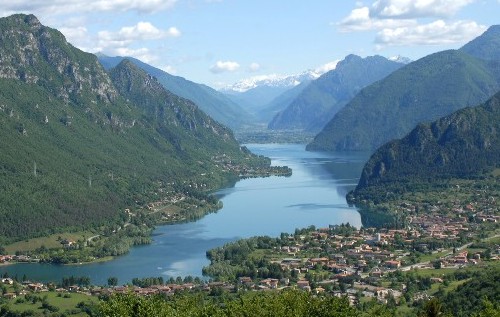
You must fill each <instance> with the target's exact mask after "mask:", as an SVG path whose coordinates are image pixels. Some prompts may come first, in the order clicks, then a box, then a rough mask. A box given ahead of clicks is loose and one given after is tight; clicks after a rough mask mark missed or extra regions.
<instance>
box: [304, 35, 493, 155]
mask: <svg viewBox="0 0 500 317" xmlns="http://www.w3.org/2000/svg"><path fill="white" fill-rule="evenodd" d="M490 29H491V28H490ZM495 29H496V27H493V30H495ZM489 34H490V32H489V31H487V32H486V33H485V34H483V35H482V36H480V37H479V38H478V39H476V40H474V41H472V42H471V43H473V42H475V43H479V42H481V43H483V44H482V45H483V47H485V46H487V42H488V41H487V40H486V39H488V38H491V37H490V36H489ZM467 47H470V46H468V45H466V46H464V48H467ZM466 51H467V49H464V50H462V49H461V50H448V51H443V52H439V53H435V54H431V55H429V56H426V57H424V58H421V59H419V60H417V61H415V62H412V63H410V64H408V65H406V66H405V67H403V68H401V69H399V70H397V71H395V72H394V73H392V74H391V75H389V76H387V77H386V78H385V79H383V80H381V81H379V82H376V83H374V84H372V85H370V86H368V87H366V88H365V89H363V90H361V91H360V92H359V93H358V94H357V95H356V97H354V98H353V99H352V100H351V101H350V102H349V103H348V104H347V105H346V106H345V107H344V108H343V109H342V110H341V111H339V112H338V113H337V114H336V115H335V117H334V118H333V119H332V120H331V121H330V122H329V123H328V124H327V125H326V126H325V128H324V129H323V130H322V131H321V132H320V133H319V134H318V135H317V136H316V137H315V139H314V140H313V142H311V143H310V144H308V146H307V149H308V150H373V149H376V148H377V147H379V146H381V145H382V144H384V143H385V142H387V141H389V140H391V139H395V138H401V137H403V136H404V135H405V134H407V133H408V132H409V131H411V129H413V128H414V127H415V126H416V125H417V124H418V123H420V122H429V121H433V120H436V119H438V118H440V117H443V116H445V115H448V114H450V113H452V112H454V111H456V110H458V109H461V108H464V107H466V106H470V105H476V104H480V103H482V102H484V101H486V100H487V99H488V98H489V97H491V96H492V95H493V94H494V93H496V92H497V91H498V90H499V89H500V67H499V66H500V63H499V60H495V61H491V60H482V59H480V58H478V57H475V56H472V55H470V54H469V53H467V52H466Z"/></svg>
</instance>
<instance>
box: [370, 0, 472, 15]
mask: <svg viewBox="0 0 500 317" xmlns="http://www.w3.org/2000/svg"><path fill="white" fill-rule="evenodd" d="M474 1H476V0H377V1H375V2H374V3H373V5H372V7H371V9H370V16H371V17H376V18H383V19H387V18H392V19H408V18H410V19H413V18H422V17H449V16H452V15H454V14H456V13H457V12H458V11H459V10H460V9H462V8H463V7H465V6H467V5H468V4H471V3H472V2H474Z"/></svg>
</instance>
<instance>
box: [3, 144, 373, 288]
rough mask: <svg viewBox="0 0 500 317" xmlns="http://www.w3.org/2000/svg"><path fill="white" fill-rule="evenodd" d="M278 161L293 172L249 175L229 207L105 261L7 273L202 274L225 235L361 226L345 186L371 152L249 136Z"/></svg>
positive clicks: (49, 276) (223, 194)
mask: <svg viewBox="0 0 500 317" xmlns="http://www.w3.org/2000/svg"><path fill="white" fill-rule="evenodd" d="M247 147H248V148H249V149H250V150H251V151H252V152H254V153H256V154H261V155H265V156H267V157H270V158H271V159H272V164H273V165H287V166H289V167H291V168H292V170H293V175H292V176H291V177H266V178H253V179H245V180H241V181H239V182H237V183H236V185H235V186H234V187H231V188H226V189H222V190H220V191H218V192H217V193H216V195H217V196H218V197H219V198H220V199H221V200H222V202H223V204H224V207H223V208H222V209H221V210H220V211H218V212H217V213H213V214H209V215H207V216H205V217H204V218H202V219H200V220H198V221H196V222H191V223H184V224H176V225H166V226H160V227H158V228H157V229H156V230H155V231H154V236H153V243H152V244H150V245H145V246H139V247H134V248H132V250H131V251H130V252H129V253H128V254H127V255H124V256H121V257H118V258H116V259H114V260H112V261H109V262H105V263H96V264H87V265H73V266H59V265H50V264H15V265H9V266H3V267H0V273H1V274H3V273H5V272H8V273H9V275H10V276H15V275H18V276H19V277H22V276H23V275H24V274H26V275H27V276H28V278H30V279H32V280H39V281H44V282H48V281H54V282H60V281H61V280H62V277H64V276H71V275H74V276H88V277H90V279H91V282H92V283H93V284H98V285H105V284H106V283H107V279H108V277H110V276H115V277H117V278H118V282H119V283H120V284H124V283H127V282H130V281H131V280H132V278H134V277H151V276H162V277H163V278H164V279H168V278H169V277H177V276H186V275H192V276H201V269H202V267H203V266H205V265H207V264H208V263H209V261H208V260H207V259H206V257H205V252H206V251H207V250H209V249H211V248H214V247H217V246H222V245H224V244H225V243H227V242H230V241H234V240H236V239H240V238H247V237H251V236H257V235H269V236H278V235H279V234H280V233H282V232H293V231H294V230H295V228H304V227H308V226H310V225H314V226H316V227H327V226H328V225H330V224H341V223H347V222H349V223H350V224H352V225H354V226H356V227H360V226H361V217H360V215H359V213H358V211H357V210H356V208H354V207H349V206H348V205H347V203H346V199H345V194H346V193H347V192H348V191H349V190H351V189H353V188H354V186H355V185H356V184H357V182H358V179H359V175H360V172H361V169H362V166H363V164H364V162H365V161H366V159H367V158H368V156H367V154H366V153H318V152H307V151H305V146H304V145H296V144H264V145H262V144H249V145H247Z"/></svg>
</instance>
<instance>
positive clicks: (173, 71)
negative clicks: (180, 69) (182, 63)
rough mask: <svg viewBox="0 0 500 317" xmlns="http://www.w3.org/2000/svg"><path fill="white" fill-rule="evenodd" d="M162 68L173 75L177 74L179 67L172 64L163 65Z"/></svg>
mask: <svg viewBox="0 0 500 317" xmlns="http://www.w3.org/2000/svg"><path fill="white" fill-rule="evenodd" d="M161 69H162V70H163V71H165V72H167V73H169V74H172V75H175V74H177V69H175V68H174V67H173V66H172V65H166V66H163V67H162V68H161Z"/></svg>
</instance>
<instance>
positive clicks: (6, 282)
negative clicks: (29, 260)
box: [0, 277, 14, 285]
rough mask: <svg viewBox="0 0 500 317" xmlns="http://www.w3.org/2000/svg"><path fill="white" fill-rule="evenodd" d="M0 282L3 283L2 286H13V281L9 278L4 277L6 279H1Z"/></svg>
mask: <svg viewBox="0 0 500 317" xmlns="http://www.w3.org/2000/svg"><path fill="white" fill-rule="evenodd" d="M0 282H2V283H4V284H9V285H12V284H14V280H13V279H11V278H9V277H6V278H2V279H1V280H0Z"/></svg>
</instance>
